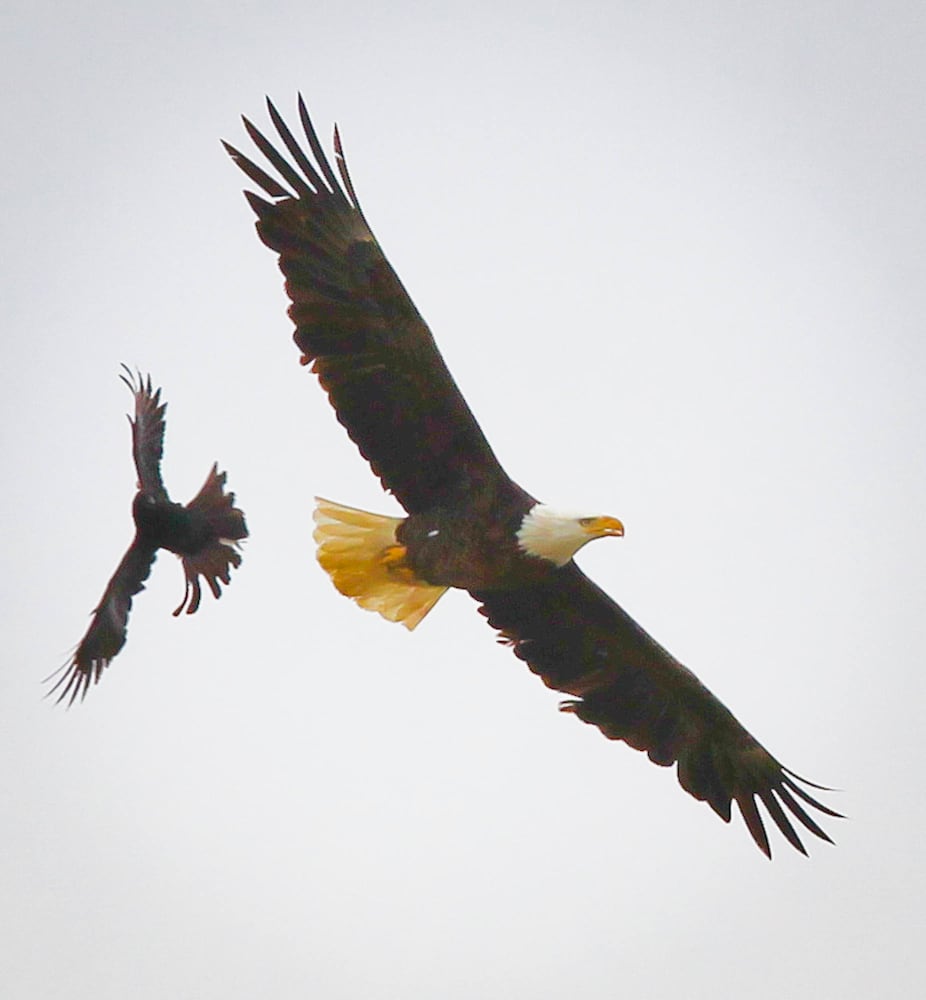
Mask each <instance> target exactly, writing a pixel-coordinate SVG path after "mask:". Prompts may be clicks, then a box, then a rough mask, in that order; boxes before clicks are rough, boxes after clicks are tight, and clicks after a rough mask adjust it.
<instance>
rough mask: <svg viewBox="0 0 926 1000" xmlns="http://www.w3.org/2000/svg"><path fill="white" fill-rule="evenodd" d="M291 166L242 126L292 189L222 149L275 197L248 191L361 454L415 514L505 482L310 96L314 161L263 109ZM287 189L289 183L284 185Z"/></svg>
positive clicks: (318, 367)
mask: <svg viewBox="0 0 926 1000" xmlns="http://www.w3.org/2000/svg"><path fill="white" fill-rule="evenodd" d="M267 105H268V108H269V111H270V117H271V119H272V121H273V124H274V126H275V128H276V131H277V133H278V134H279V136H280V139H281V140H282V142H283V145H284V146H285V147H286V149H287V150H288V152H289V154H290V157H291V161H288V160H287V159H286V158H285V157H284V156H282V155H281V154H280V153H279V152H278V150H277V149H275V148H274V147H273V146H272V145H271V144H270V142H268V141H267V139H266V138H265V137H264V136H263V135H261V133H260V132H259V131H258V130H257V129H256V128H255V127H254V126H253V125H252V124H251V123H250V122H249V121H248V120H247V119H244V125H245V128H246V129H247V131H248V135H249V136H250V137H251V139H252V140H253V141H254V143H255V145H256V146H257V147H258V149H259V150H260V151H261V153H263V155H264V156H265V157H266V159H267V160H268V161H269V162H270V164H271V165H272V166H273V168H274V169H275V170H276V172H277V174H278V175H279V177H280V178H281V179H282V181H283V182H284V183H283V184H281V183H279V182H278V181H277V180H275V179H274V178H272V177H270V176H268V175H267V174H266V173H265V172H264V171H263V170H262V169H261V168H260V167H258V166H256V165H255V164H254V163H252V162H251V161H250V160H249V159H248V158H247V157H245V156H243V155H242V154H241V153H239V152H238V151H237V150H236V149H234V148H233V147H231V146H229V145H228V143H225V144H224V145H225V148H226V149H227V151H228V152H229V154H230V155H231V157H232V159H234V161H235V162H236V163H237V164H238V166H239V167H241V169H242V170H243V171H244V172H245V173H246V174H247V175H248V177H249V178H250V179H251V180H252V181H253V182H254V183H255V184H257V185H258V186H259V187H261V188H262V189H263V190H264V191H265V192H266V194H267V195H268V196H269V197H270V199H271V200H270V201H267V200H266V199H264V198H262V197H258V196H257V195H255V194H252V193H250V192H246V197H247V199H248V201H249V203H250V205H251V207H252V208H253V209H254V211H255V213H256V214H257V218H258V222H257V232H258V235H259V236H260V238H261V239H262V240H263V242H264V243H266V244H267V246H268V247H270V248H271V249H272V250H275V251H276V252H277V253H278V254H279V255H280V268H281V270H282V271H283V274H284V275H285V276H286V291H287V294H288V295H289V297H290V299H291V300H292V305H291V307H290V310H289V315H290V317H291V318H292V320H293V322H294V323H295V324H296V331H295V334H294V339H295V341H296V344H297V345H298V347H299V349H300V350H301V351H302V354H303V362H304V363H306V364H308V363H311V364H312V370H313V371H314V372H316V373H317V374H318V377H319V380H320V381H321V384H322V386H323V387H324V388H325V390H326V391H327V393H328V396H329V399H330V400H331V403H332V405H333V406H334V408H335V411H336V412H337V416H338V420H339V421H340V422H341V423H342V424H343V425H344V427H345V428H346V429H347V432H348V434H349V435H350V437H351V439H352V440H353V441H354V443H355V444H356V445H357V446H358V447H359V449H360V451H361V453H362V454H363V456H364V458H366V459H367V461H368V462H369V463H370V465H371V466H372V468H373V471H374V472H375V473H376V474H377V475H378V476H379V478H380V479H381V481H382V483H383V486H384V487H385V488H386V489H388V490H390V491H391V492H392V493H394V494H395V496H396V498H397V499H398V500H399V502H400V503H401V504H402V505H403V506H404V507H405V509H406V510H407V511H408V512H409V513H415V512H418V511H421V510H423V509H425V508H427V507H431V506H434V505H435V504H437V503H440V502H441V500H442V499H444V498H446V497H447V496H448V495H452V494H454V493H456V494H458V495H459V493H460V492H463V491H466V490H468V489H470V488H471V483H472V482H473V481H479V482H483V483H484V482H485V481H486V479H487V478H489V477H493V476H494V477H498V478H499V479H500V480H504V481H505V482H507V481H508V480H507V476H505V473H504V472H503V471H502V468H501V466H500V465H499V463H498V461H497V460H496V458H495V456H494V454H493V453H492V450H491V448H490V447H489V444H488V442H487V441H486V439H485V437H484V436H483V434H482V431H481V430H480V428H479V425H478V424H477V423H476V420H475V418H474V417H473V415H472V413H471V412H470V409H469V407H468V406H467V404H466V401H465V400H464V399H463V396H462V395H461V393H460V391H459V389H458V388H457V386H456V383H455V382H454V380H453V378H452V376H451V375H450V372H449V371H448V370H447V366H446V365H445V364H444V361H443V359H442V358H441V355H440V352H439V351H438V349H437V345H436V344H435V343H434V338H433V337H432V336H431V332H430V331H429V330H428V327H427V325H426V324H425V322H424V320H423V319H422V318H421V316H420V315H419V314H418V310H417V309H416V308H415V305H414V303H413V302H412V300H411V299H410V298H409V297H408V294H407V293H406V291H405V289H404V288H403V287H402V283H401V282H400V281H399V279H398V277H397V276H396V273H395V272H394V271H393V270H392V267H391V266H390V264H389V262H388V261H387V260H386V258H385V256H384V255H383V252H382V250H381V249H380V247H379V244H378V243H377V242H376V239H375V238H374V236H373V234H372V232H371V231H370V228H369V226H368V225H367V223H366V220H365V218H364V216H363V213H362V211H361V209H360V205H359V203H358V201H357V196H356V194H355V193H354V188H353V184H352V183H351V179H350V175H349V173H348V171H347V165H346V163H345V161H344V157H343V154H342V151H341V144H340V140H339V138H338V134H337V130H335V135H334V148H335V156H336V160H337V165H338V170H339V172H340V175H341V181H342V182H343V187H342V185H341V184H339V183H338V180H337V178H336V177H335V175H334V172H333V171H332V169H331V166H330V164H329V163H328V160H327V159H326V157H325V154H324V151H323V150H322V148H321V144H320V143H319V141H318V138H317V136H316V133H315V129H314V128H313V126H312V123H311V120H310V119H309V115H308V112H307V111H306V108H305V104H304V103H303V101H302V98H301V97H300V98H299V116H300V119H301V123H302V128H303V132H304V133H305V139H306V141H307V143H308V148H309V149H310V150H311V153H312V156H313V157H314V160H315V164H314V165H313V163H312V161H311V160H310V158H309V156H308V155H306V153H305V152H304V151H303V149H302V148H301V147H300V145H299V142H298V141H297V140H296V138H295V137H294V136H293V134H292V133H291V132H290V130H289V129H288V128H287V126H286V124H285V123H284V122H283V120H282V118H281V117H280V115H279V114H278V112H277V111H276V109H275V108H274V106H273V105H272V104H271V103H270V102H269V101H268V102H267ZM284 184H285V185H288V187H287V186H284Z"/></svg>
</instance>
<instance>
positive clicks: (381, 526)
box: [313, 497, 447, 629]
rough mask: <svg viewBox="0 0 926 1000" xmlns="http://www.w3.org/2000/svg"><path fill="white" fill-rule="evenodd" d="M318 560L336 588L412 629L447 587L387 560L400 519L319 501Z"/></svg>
mask: <svg viewBox="0 0 926 1000" xmlns="http://www.w3.org/2000/svg"><path fill="white" fill-rule="evenodd" d="M313 517H314V520H315V531H314V532H313V537H314V539H315V542H316V544H317V545H318V550H317V551H316V558H317V559H318V562H319V564H320V565H321V567H322V569H324V571H325V572H326V573H327V574H328V575H329V576H330V577H331V582H332V583H333V584H334V585H335V587H337V589H338V590H339V591H340V592H341V593H342V594H344V596H345V597H350V598H351V599H352V600H354V601H356V602H357V604H359V605H360V607H362V608H366V609H367V610H368V611H375V612H377V614H380V615H382V616H383V618H386V619H388V620H389V621H391V622H401V623H402V624H403V625H404V626H405V627H406V628H407V629H413V628H414V627H415V626H416V625H417V624H418V623H419V622H420V621H421V619H422V618H424V616H425V615H426V614H427V613H428V612H429V611H430V610H431V608H433V607H434V605H435V604H436V603H437V601H438V598H439V597H440V596H441V595H442V594H443V593H444V591H446V589H447V588H446V587H434V586H432V585H431V584H429V583H421V582H419V581H417V580H414V579H412V578H410V576H409V575H408V571H407V569H404V568H403V569H399V570H397V569H396V568H394V567H392V566H391V565H390V564H389V563H388V562H387V561H385V560H384V558H383V557H384V554H385V552H386V550H387V549H390V548H392V547H393V546H395V545H396V544H397V542H396V536H395V533H396V529H397V528H398V527H399V525H400V524H401V523H402V520H403V519H402V518H400V517H387V516H386V515H384V514H370V513H369V512H367V511H365V510H357V508H356V507H345V506H343V505H341V504H338V503H334V501H332V500H325V499H323V498H322V497H316V498H315V513H314V515H313Z"/></svg>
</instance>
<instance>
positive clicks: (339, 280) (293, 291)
mask: <svg viewBox="0 0 926 1000" xmlns="http://www.w3.org/2000/svg"><path fill="white" fill-rule="evenodd" d="M267 106H268V109H269V113H270V118H271V121H272V123H273V125H274V127H275V129H276V131H277V134H278V135H279V138H280V140H281V141H282V143H283V146H284V147H285V148H286V150H287V152H288V153H289V157H290V159H287V157H286V156H284V155H283V154H281V153H280V151H279V150H278V149H277V148H276V147H275V146H274V145H273V144H272V143H271V142H269V141H268V140H267V138H266V137H265V136H264V135H263V134H262V133H261V132H260V131H258V129H257V128H255V127H254V125H252V124H251V123H250V122H249V121H248V120H247V119H244V125H245V128H246V130H247V132H248V135H249V136H250V137H251V139H252V140H253V142H254V144H255V145H256V146H257V148H258V149H259V150H260V152H261V153H262V154H263V155H264V157H265V158H266V159H267V161H268V162H269V164H270V166H271V167H272V168H273V169H274V170H275V171H276V173H277V175H278V176H279V180H277V179H276V178H274V177H272V176H271V175H270V174H268V173H267V172H266V171H265V170H264V169H262V168H261V167H259V166H258V165H257V164H255V163H254V162H253V161H252V160H250V159H248V158H247V157H246V156H244V155H243V154H242V153H240V152H239V151H238V150H236V149H234V148H233V147H232V146H230V145H228V143H225V147H226V149H227V151H228V152H229V154H230V155H231V156H232V158H233V159H234V161H235V162H236V163H237V164H238V166H239V167H240V168H241V169H242V170H243V171H244V172H245V174H247V176H248V177H249V178H250V179H251V180H252V181H253V182H254V183H255V184H256V185H257V186H258V187H260V188H261V189H262V191H263V192H264V196H261V195H257V194H254V193H253V192H245V194H246V197H247V199H248V202H249V203H250V205H251V207H252V209H253V210H254V212H255V214H256V215H257V220H258V221H257V232H258V235H259V236H260V238H261V240H262V241H263V242H264V243H265V244H266V245H267V246H268V247H270V248H271V249H272V250H274V251H275V252H276V253H278V254H279V262H280V268H281V270H282V272H283V274H284V276H285V278H286V291H287V294H288V295H289V298H290V300H291V306H290V309H289V315H290V317H291V318H292V320H293V322H294V323H295V326H296V330H295V333H294V340H295V342H296V345H297V346H298V348H299V350H300V352H301V359H300V360H301V362H302V363H303V364H305V365H310V366H311V370H312V371H313V372H314V373H315V374H316V375H317V376H318V378H319V381H320V382H321V384H322V387H323V388H324V389H325V391H326V392H327V394H328V398H329V399H330V401H331V404H332V405H333V407H334V409H335V412H336V414H337V417H338V420H339V421H340V423H341V424H343V426H344V427H345V429H346V430H347V433H348V434H349V435H350V437H351V439H352V440H353V441H354V443H355V444H356V445H357V447H358V448H359V449H360V451H361V453H362V454H363V456H364V457H365V458H366V459H367V461H368V462H369V463H370V465H371V467H372V469H373V471H374V472H375V473H376V475H377V476H378V477H379V478H380V480H381V482H382V485H383V487H384V488H385V489H386V490H388V491H389V492H391V493H393V494H394V495H395V497H396V498H397V499H398V501H399V502H400V503H401V504H402V506H403V507H404V508H405V511H406V512H407V515H408V516H407V517H405V518H393V517H384V516H382V515H377V514H370V513H368V512H366V511H361V510H356V509H354V508H351V507H345V506H343V505H341V504H336V503H334V502H332V501H330V500H321V499H319V500H318V501H317V507H316V511H315V522H316V529H315V538H316V541H317V543H318V559H319V562H320V563H321V565H322V566H323V567H324V569H325V570H326V571H327V572H328V574H329V575H330V576H331V578H332V581H333V582H334V584H335V586H336V587H337V588H338V590H339V591H340V592H341V593H343V594H345V595H347V596H349V597H351V598H352V599H354V600H355V601H356V602H357V603H358V604H360V605H361V606H362V607H364V608H367V609H369V610H374V611H377V612H378V613H379V614H381V615H383V616H384V617H385V618H387V619H389V620H390V621H397V622H402V623H403V624H404V625H406V626H407V627H408V628H414V627H415V626H416V625H417V624H418V623H419V622H420V621H421V619H422V618H423V617H424V616H425V615H426V614H427V613H428V612H429V611H430V610H431V608H432V607H433V606H434V604H435V602H436V601H437V600H438V598H439V597H440V596H441V594H443V593H444V592H445V591H446V590H447V588H449V587H458V588H460V589H462V590H466V591H468V592H469V593H470V594H471V595H472V596H473V597H474V598H475V600H476V601H477V602H478V603H479V605H480V609H479V610H480V611H481V613H482V614H483V615H485V617H486V618H487V619H488V621H489V624H490V625H492V626H493V627H494V628H496V629H497V630H498V631H499V633H500V636H501V638H502V640H503V641H505V642H507V643H509V644H510V645H511V647H512V649H513V650H514V653H515V655H516V656H518V657H519V658H520V659H522V660H524V662H526V663H527V665H528V666H529V667H530V669H531V670H532V671H533V672H534V673H536V674H538V675H539V676H540V677H541V678H542V679H543V681H544V683H545V684H547V685H548V686H549V687H551V688H554V689H555V690H557V691H561V692H564V693H565V694H568V695H570V696H571V697H570V699H569V700H568V701H566V702H564V703H563V705H562V708H563V710H564V711H568V712H572V713H574V714H575V715H577V716H578V717H579V718H580V719H582V720H583V721H585V722H589V723H592V724H594V725H596V726H597V727H598V728H599V729H600V730H601V731H602V732H603V733H604V735H605V736H607V737H608V738H609V739H614V740H623V741H625V742H626V743H628V744H629V745H630V746H632V747H634V748H635V749H637V750H642V751H645V752H646V753H647V754H648V755H649V757H650V759H651V760H653V761H654V762H655V763H657V764H661V765H664V766H667V765H671V764H677V767H678V779H679V782H680V783H681V785H682V787H683V788H684V789H685V790H686V791H687V792H689V793H690V794H691V795H693V796H694V797H695V798H697V799H701V800H703V801H706V802H708V803H709V804H710V806H711V807H712V808H713V809H714V811H715V812H716V813H717V814H718V815H719V816H720V817H721V818H722V819H724V820H725V821H729V820H730V816H731V805H732V803H733V802H734V801H735V802H736V803H737V805H738V807H739V810H740V813H741V815H742V817H743V820H744V821H745V823H746V826H747V828H748V829H749V832H750V834H751V835H752V837H753V839H754V840H755V842H756V844H757V845H758V846H759V848H760V849H761V850H762V851H763V852H764V853H765V854H766V855H768V856H771V848H770V845H769V840H768V836H767V833H766V830H765V824H764V822H763V819H762V816H761V814H760V812H759V809H758V805H757V802H761V803H762V804H763V805H764V807H765V809H766V810H767V812H768V814H769V815H770V816H771V818H772V820H773V821H774V823H775V825H776V826H777V827H778V829H779V830H780V831H781V832H782V834H783V835H784V836H785V838H786V839H787V840H788V841H789V843H791V844H792V845H793V846H794V847H795V848H796V849H797V850H799V851H801V852H802V853H806V851H805V848H804V845H803V843H802V841H801V839H800V836H799V835H798V832H797V830H796V829H795V824H794V821H795V820H796V821H797V823H799V824H800V825H801V826H802V827H803V828H804V829H806V830H808V831H810V832H811V833H812V834H814V835H815V836H817V837H820V838H821V839H823V840H829V839H830V838H829V836H828V835H827V834H826V833H825V832H824V830H823V829H822V828H821V827H820V826H819V824H818V823H817V821H816V820H815V819H814V818H813V817H812V816H811V815H810V813H809V812H808V809H807V808H806V807H810V808H812V809H816V810H818V811H819V812H822V813H824V814H826V815H829V816H838V815H839V814H838V813H836V812H835V811H834V810H832V809H830V808H829V807H828V806H826V805H824V804H823V803H821V802H819V801H818V800H817V799H816V798H814V797H813V796H812V795H811V794H810V793H809V792H808V791H807V790H806V787H805V786H808V785H809V786H811V787H814V788H820V787H821V786H818V785H813V784H812V783H811V782H808V781H806V780H804V779H801V778H799V777H798V776H797V775H795V774H794V773H793V772H792V771H790V770H788V769H787V768H785V767H783V766H782V765H781V764H780V763H779V762H778V761H777V760H776V759H775V758H774V757H772V756H771V754H769V753H768V751H767V750H765V748H764V747H762V746H761V745H760V744H759V743H758V742H757V741H756V740H755V739H754V738H753V737H752V736H751V735H750V734H749V733H748V732H747V731H746V730H745V729H744V728H743V726H742V725H741V724H740V723H739V722H738V721H737V720H736V718H735V717H734V716H733V715H732V713H731V712H730V711H729V710H728V709H727V708H726V707H725V706H724V705H723V704H722V703H721V702H720V701H719V700H718V699H717V698H716V697H715V696H714V695H713V694H711V692H710V691H708V690H707V688H706V687H704V685H703V684H701V682H700V681H699V680H698V679H697V677H695V675H694V674H693V673H692V672H691V671H690V670H688V669H687V668H686V667H684V666H683V665H682V664H681V663H679V662H678V661H677V660H676V659H675V658H674V657H672V656H671V655H670V654H669V653H668V652H666V650H665V649H663V648H662V646H660V645H659V644H658V643H657V642H656V641H655V640H654V639H652V638H651V637H650V636H649V635H648V634H647V633H646V632H645V631H644V630H643V629H642V628H641V627H640V626H639V625H637V623H636V622H635V621H633V619H631V618H630V617H629V616H628V615H627V614H626V612H624V611H623V610H622V609H621V608H620V607H619V606H618V605H617V604H616V603H615V602H614V601H613V600H612V599H611V598H610V597H608V595H607V594H605V593H604V592H603V591H602V590H601V589H599V588H598V587H597V586H596V585H595V584H594V583H593V582H592V581H591V580H589V579H588V578H587V577H586V576H585V575H584V574H583V573H582V571H581V570H580V569H579V568H578V566H577V565H576V564H575V562H574V561H573V559H572V557H573V556H574V555H575V553H576V552H577V551H578V550H579V548H581V547H582V546H583V545H585V544H586V543H587V542H589V541H591V540H593V539H595V538H601V537H605V536H620V535H622V534H623V530H624V529H623V525H622V524H621V522H620V521H619V520H617V518H614V517H609V516H606V515H601V514H597V513H567V512H563V511H559V510H557V509H555V508H553V507H550V506H548V505H546V504H543V503H540V502H538V501H537V500H536V499H535V498H534V497H532V496H531V495H530V494H528V493H527V492H525V491H524V490H523V489H522V488H521V487H520V486H518V485H517V484H516V483H514V482H513V481H512V480H511V479H510V478H509V477H508V476H507V475H506V473H505V471H504V470H503V468H502V467H501V465H500V463H499V461H498V459H497V458H496V457H495V454H494V453H493V451H492V449H491V447H490V446H489V443H488V442H487V441H486V439H485V436H484V435H483V433H482V431H481V429H480V427H479V425H478V424H477V422H476V420H475V418H474V417H473V414H472V413H471V412H470V409H469V407H468V406H467V404H466V401H465V400H464V398H463V396H462V395H461V393H460V391H459V390H458V388H457V386H456V384H455V382H454V380H453V377H452V376H451V374H450V372H449V371H448V369H447V366H446V365H445V364H444V361H443V359H442V357H441V355H440V352H439V351H438V349H437V345H436V344H435V342H434V338H433V337H432V335H431V332H430V331H429V329H428V327H427V325H426V324H425V322H424V320H423V319H422V318H421V316H420V315H419V313H418V310H417V309H416V308H415V306H414V304H413V302H412V301H411V299H410V298H409V296H408V294H407V293H406V291H405V289H404V288H403V286H402V283H401V282H400V281H399V278H398V277H397V275H396V274H395V272H394V271H393V269H392V267H391V266H390V265H389V262H388V261H387V260H386V258H385V256H384V255H383V252H382V250H381V249H380V247H379V244H378V243H377V241H376V239H375V238H374V236H373V234H372V232H371V230H370V228H369V226H368V224H367V222H366V219H365V217H364V214H363V211H362V210H361V207H360V203H359V201H358V199H357V196H356V193H355V191H354V186H353V183H352V181H351V178H350V174H349V172H348V169H347V164H346V162H345V159H344V156H343V152H342V149H341V142H340V138H339V136H338V132H337V129H335V133H334V149H335V159H336V163H337V168H338V173H339V175H340V181H339V180H338V177H337V176H335V173H334V171H333V170H332V168H331V165H330V164H329V162H328V159H327V157H326V156H325V153H324V150H323V149H322V146H321V143H320V142H319V140H318V137H317V135H316V132H315V129H314V127H313V125H312V122H311V119H310V118H309V114H308V112H307V110H306V107H305V104H304V102H303V101H302V98H301V97H300V98H299V118H300V122H301V125H302V131H303V133H304V136H305V142H306V143H307V144H308V151H309V152H308V153H307V152H306V151H305V149H304V148H303V146H302V145H301V144H300V141H299V140H297V139H296V137H295V136H294V135H293V133H292V131H291V130H290V129H289V127H288V126H287V125H286V123H285V122H284V121H283V119H282V118H281V116H280V115H279V113H278V112H277V110H276V108H275V107H274V106H273V104H272V103H271V102H270V101H268V102H267ZM309 153H310V154H311V156H310V155H309ZM268 199H269V200H268Z"/></svg>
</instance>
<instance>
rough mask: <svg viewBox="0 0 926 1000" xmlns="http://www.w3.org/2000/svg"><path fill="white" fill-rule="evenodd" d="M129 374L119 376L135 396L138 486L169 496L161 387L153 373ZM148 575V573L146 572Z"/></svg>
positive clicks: (165, 407)
mask: <svg viewBox="0 0 926 1000" xmlns="http://www.w3.org/2000/svg"><path fill="white" fill-rule="evenodd" d="M122 367H123V368H125V371H126V375H127V376H128V377H126V375H120V376H119V378H121V379H122V381H123V382H125V384H126V385H127V386H128V387H129V389H131V391H132V395H133V396H134V397H135V419H134V420H133V419H132V418H131V417H129V423H130V424H131V425H132V456H133V457H134V459H135V469H136V471H137V472H138V489H139V490H141V492H142V493H147V494H148V495H149V496H153V497H159V498H161V499H164V500H167V499H168V496H167V490H166V489H165V488H164V483H163V482H162V480H161V455H162V454H163V451H164V411H165V410H166V409H167V404H166V403H162V402H161V390H160V389H157V390H156V391H152V389H151V376H150V375H149V376H148V377H147V379H145V378H142V376H141V373H140V372H139V373H138V375H137V377H136V376H135V375H133V374H132V372H131V371H130V370H129V369H128V368H127V367H126V366H125V365H123V366H122ZM146 575H147V574H146Z"/></svg>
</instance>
